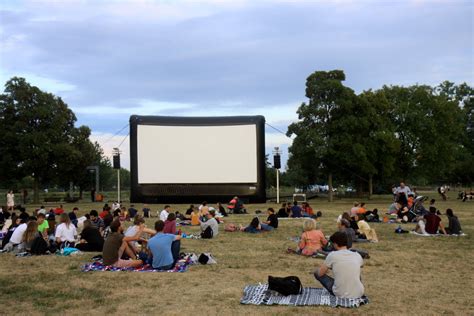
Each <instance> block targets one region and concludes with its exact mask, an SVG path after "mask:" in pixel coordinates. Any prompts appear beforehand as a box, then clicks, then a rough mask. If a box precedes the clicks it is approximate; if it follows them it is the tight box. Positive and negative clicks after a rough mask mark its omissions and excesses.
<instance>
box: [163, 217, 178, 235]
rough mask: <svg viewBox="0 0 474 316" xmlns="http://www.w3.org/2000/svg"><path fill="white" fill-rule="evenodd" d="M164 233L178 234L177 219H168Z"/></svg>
mask: <svg viewBox="0 0 474 316" xmlns="http://www.w3.org/2000/svg"><path fill="white" fill-rule="evenodd" d="M163 233H165V234H173V235H175V234H176V220H173V221H168V220H166V221H165V228H164V229H163Z"/></svg>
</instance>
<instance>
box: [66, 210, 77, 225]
mask: <svg viewBox="0 0 474 316" xmlns="http://www.w3.org/2000/svg"><path fill="white" fill-rule="evenodd" d="M77 212H79V208H78V207H74V208H73V209H72V211H71V212H69V214H68V216H69V219H70V220H71V223H73V224H74V226H76V228H77Z"/></svg>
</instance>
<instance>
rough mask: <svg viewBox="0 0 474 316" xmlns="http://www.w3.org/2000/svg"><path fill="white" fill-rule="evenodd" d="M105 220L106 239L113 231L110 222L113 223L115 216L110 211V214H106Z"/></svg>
mask: <svg viewBox="0 0 474 316" xmlns="http://www.w3.org/2000/svg"><path fill="white" fill-rule="evenodd" d="M103 220H104V227H105V228H104V236H103V237H104V240H106V239H107V237H108V236H109V234H110V233H111V231H110V224H112V222H113V221H114V217H113V215H112V214H110V213H109V214H107V215H105V217H104V219H103Z"/></svg>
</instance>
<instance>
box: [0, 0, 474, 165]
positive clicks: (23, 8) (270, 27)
mask: <svg viewBox="0 0 474 316" xmlns="http://www.w3.org/2000/svg"><path fill="white" fill-rule="evenodd" d="M473 8H474V6H473V2H472V1H461V0H446V1H435V0H431V1H428V0H424V1H423V0H411V1H409V0H407V1H395V0H386V1H369V0H366V1H365V0H361V1H355V0H353V1H350V0H346V1H344V0H339V1H338V0H335V1H302V0H300V1H291V2H290V1H265V0H263V1H256V0H253V1H250V0H249V1H247V0H233V1H218V0H208V1H184V0H162V1H158V0H157V1H74V0H72V1H53V0H51V1H21V0H20V1H17V0H12V1H8V0H3V1H0V81H1V82H2V83H4V82H6V81H7V80H8V79H9V78H11V77H13V76H22V77H25V78H26V79H27V81H29V82H30V83H32V84H34V85H37V86H38V87H40V88H41V89H42V90H45V91H49V92H53V93H55V94H56V95H58V96H61V97H62V98H63V99H64V100H65V101H66V102H67V103H68V104H69V106H70V107H71V108H72V109H73V111H74V112H75V113H76V115H77V118H78V124H81V125H82V124H84V125H88V126H89V127H91V129H92V131H93V135H92V139H93V140H97V141H99V143H101V144H102V145H103V148H104V150H105V152H106V154H110V152H111V149H112V147H116V146H118V145H119V144H120V143H121V142H122V141H123V144H122V145H121V149H122V150H123V152H124V156H123V158H122V161H123V163H124V164H125V167H128V165H129V159H128V152H129V150H128V146H129V143H128V138H127V137H126V135H127V133H128V128H126V126H127V124H128V119H129V117H130V115H131V114H141V115H178V116H216V115H224V116H226V115H254V114H261V115H264V116H265V117H266V120H267V122H268V123H269V124H271V125H272V126H275V127H276V128H278V129H280V130H282V131H286V127H287V126H288V124H289V123H291V122H292V121H295V120H296V119H297V116H296V113H295V111H296V109H297V108H298V106H299V105H300V104H301V102H303V101H305V97H304V88H305V80H306V78H307V76H308V75H309V74H311V73H312V72H314V71H315V70H332V69H342V70H344V71H345V73H346V77H347V81H346V84H347V85H348V86H350V87H351V88H353V89H354V90H355V91H357V92H360V91H363V90H365V89H371V88H372V89H377V88H380V87H381V86H382V85H384V84H397V85H410V84H415V83H423V84H432V85H435V84H437V83H439V82H441V81H443V80H450V81H454V82H456V83H460V82H468V83H469V84H471V85H472V84H473V82H474V75H473V74H474V69H473V68H474V66H473V65H474V61H473V58H474V57H473V56H474V50H473V19H474V13H473V12H474V9H473ZM120 130H121V131H120ZM119 131H120V132H119ZM289 144H291V139H288V138H287V137H285V136H284V135H282V134H280V133H279V132H277V131H275V130H273V129H271V128H270V127H268V126H267V128H266V145H267V152H268V153H271V149H272V148H273V147H274V146H280V147H282V148H283V149H284V151H285V153H284V155H283V159H284V161H285V160H286V150H287V147H288V145H289ZM209 150H216V149H214V148H210V149H209ZM222 150H223V151H225V150H226V149H224V148H223V149H222Z"/></svg>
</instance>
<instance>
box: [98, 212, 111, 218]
mask: <svg viewBox="0 0 474 316" xmlns="http://www.w3.org/2000/svg"><path fill="white" fill-rule="evenodd" d="M107 214H109V211H102V212H100V214H99V217H100V218H102V219H104V217H105V216H107Z"/></svg>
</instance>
